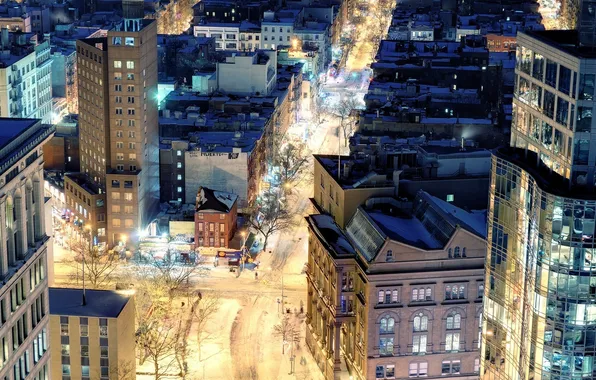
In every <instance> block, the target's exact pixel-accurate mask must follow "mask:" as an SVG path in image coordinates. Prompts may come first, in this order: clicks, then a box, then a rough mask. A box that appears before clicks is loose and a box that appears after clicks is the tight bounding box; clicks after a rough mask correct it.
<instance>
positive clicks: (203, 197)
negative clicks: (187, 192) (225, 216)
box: [196, 187, 238, 213]
mask: <svg viewBox="0 0 596 380" xmlns="http://www.w3.org/2000/svg"><path fill="white" fill-rule="evenodd" d="M237 200H238V195H236V194H233V193H227V192H225V191H217V190H213V189H209V188H207V187H201V188H200V189H199V194H198V195H197V209H196V211H197V212H199V211H215V212H224V213H228V212H230V211H231V210H232V208H233V207H234V204H235V203H236V201H237Z"/></svg>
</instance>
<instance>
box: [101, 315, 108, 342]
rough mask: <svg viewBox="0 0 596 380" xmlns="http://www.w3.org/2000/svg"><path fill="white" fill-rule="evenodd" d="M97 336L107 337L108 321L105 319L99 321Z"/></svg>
mask: <svg viewBox="0 0 596 380" xmlns="http://www.w3.org/2000/svg"><path fill="white" fill-rule="evenodd" d="M99 336H100V337H104V338H105V337H107V336H108V320H107V319H106V318H100V319H99Z"/></svg>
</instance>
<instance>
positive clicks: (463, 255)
mask: <svg viewBox="0 0 596 380" xmlns="http://www.w3.org/2000/svg"><path fill="white" fill-rule="evenodd" d="M461 257H466V247H463V248H462V249H461Z"/></svg>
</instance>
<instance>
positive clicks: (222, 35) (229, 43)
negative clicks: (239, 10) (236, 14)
mask: <svg viewBox="0 0 596 380" xmlns="http://www.w3.org/2000/svg"><path fill="white" fill-rule="evenodd" d="M193 34H194V36H195V37H213V38H215V48H216V49H217V50H238V49H240V24H239V23H238V24H230V23H213V24H208V25H195V26H194V27H193Z"/></svg>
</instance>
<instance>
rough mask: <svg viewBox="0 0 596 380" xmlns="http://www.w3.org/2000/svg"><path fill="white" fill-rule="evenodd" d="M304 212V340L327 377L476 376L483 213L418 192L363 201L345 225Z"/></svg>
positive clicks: (478, 369)
mask: <svg viewBox="0 0 596 380" xmlns="http://www.w3.org/2000/svg"><path fill="white" fill-rule="evenodd" d="M306 219H307V222H308V229H309V248H308V251H309V256H308V270H307V281H308V301H307V320H306V321H307V331H306V343H307V346H308V347H309V349H310V351H311V353H312V354H313V356H314V357H315V360H316V362H317V363H318V365H319V368H320V369H321V371H322V373H323V375H324V376H325V378H326V379H330V380H331V379H339V378H343V377H342V376H344V375H343V374H344V373H345V372H346V369H347V368H349V369H350V376H351V377H352V378H354V379H362V380H364V379H378V380H380V379H403V378H417V377H430V378H439V377H445V376H448V377H449V378H457V379H470V380H471V379H476V378H478V374H479V371H480V351H479V348H480V342H481V338H480V332H481V326H482V296H483V292H484V259H485V253H486V249H485V234H486V213H485V212H466V211H464V210H462V209H459V208H457V207H455V206H453V205H451V204H450V203H448V202H446V201H443V200H440V199H438V198H436V197H433V196H431V195H429V194H428V193H426V192H424V191H420V192H419V193H418V195H417V196H416V198H414V199H413V201H403V200H396V199H394V198H391V197H387V196H384V197H376V198H375V197H372V198H370V199H368V200H367V201H366V202H365V203H364V204H363V205H362V206H360V207H358V209H357V210H356V212H355V214H354V216H353V217H352V218H351V220H350V222H349V223H348V224H347V226H346V228H345V230H342V229H341V228H340V227H339V226H338V225H337V224H336V223H335V222H334V220H333V218H332V217H331V216H329V215H324V214H321V215H311V216H309V217H307V218H306ZM346 366H347V367H346Z"/></svg>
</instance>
